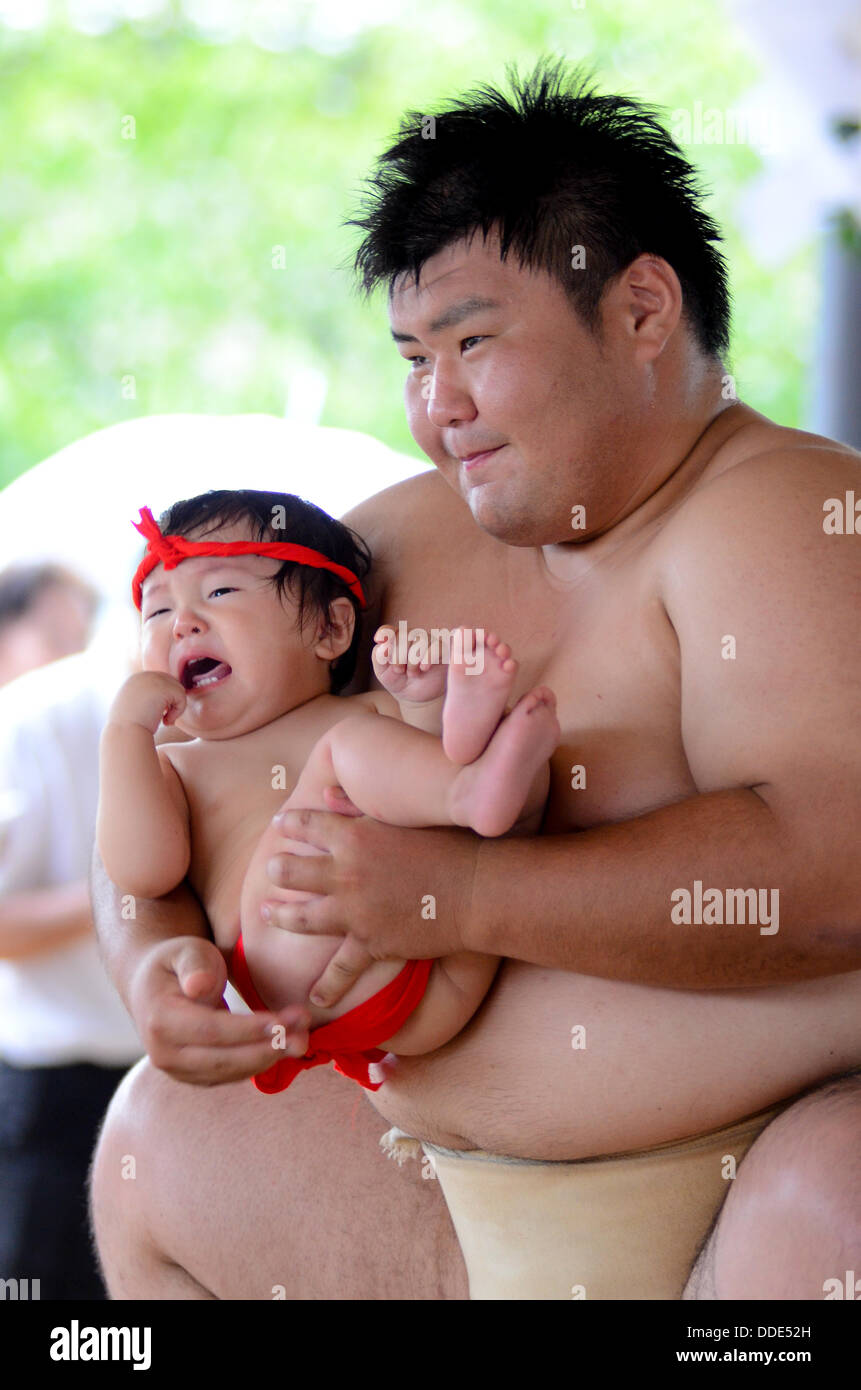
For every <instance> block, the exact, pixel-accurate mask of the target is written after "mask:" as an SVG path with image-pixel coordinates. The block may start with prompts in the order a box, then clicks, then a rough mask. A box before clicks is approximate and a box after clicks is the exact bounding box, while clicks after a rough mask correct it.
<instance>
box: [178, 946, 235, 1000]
mask: <svg viewBox="0 0 861 1390" xmlns="http://www.w3.org/2000/svg"><path fill="white" fill-rule="evenodd" d="M171 965H172V967H173V971H174V973H175V975H176V978H177V980H178V981H179V987H180V989H181V990H182V992H183V994H184V995H185V996H186V998H188V999H193V1000H195V1001H196V1002H197V1003H198V1004H214V1003H215V1002H216V1000H218V999H220V998H221V996H222V995H223V993H224V986H225V985H226V983H227V966H226V965H225V963H224V957H223V956H222V954H221V952H220V951H218V950H214V949H213V947H212V943H211V942H208V941H201V942H199V943H198V942H196V941H183V943H182V945H181V946H180V947H179V950H178V951H177V953H176V955H175V956H174V957H173V960H172V962H171Z"/></svg>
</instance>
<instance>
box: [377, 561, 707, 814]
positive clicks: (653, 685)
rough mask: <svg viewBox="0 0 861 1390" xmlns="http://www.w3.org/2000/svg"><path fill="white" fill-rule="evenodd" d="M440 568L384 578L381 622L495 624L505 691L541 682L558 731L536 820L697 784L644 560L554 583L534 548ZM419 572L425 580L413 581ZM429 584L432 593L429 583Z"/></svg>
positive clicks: (672, 647) (665, 623)
mask: <svg viewBox="0 0 861 1390" xmlns="http://www.w3.org/2000/svg"><path fill="white" fill-rule="evenodd" d="M484 559H485V563H484V564H482V565H476V566H474V567H472V566H470V565H469V564H468V563H467V564H464V565H462V566H460V567H457V566H452V567H451V568H449V567H447V572H446V574H445V575H444V576H443V575H441V574H440V575H439V578H438V580H437V582H436V583H434V582H433V581H432V579H431V576H430V575H427V576H424V577H422V576H410V577H408V578H404V579H403V580H402V581H401V582H399V583H398V584H397V585H395V586H393V588H392V590H391V591H390V594H389V596H388V602H387V604H386V606H385V609H384V614H383V621H385V622H386V623H388V624H392V625H396V624H397V623H398V621H401V620H406V621H407V623H408V624H409V626H410V628H411V629H412V628H418V629H420V630H421V629H426V630H428V631H430V630H431V629H432V627H433V626H434V625H436V626H437V627H439V626H441V625H443V626H448V627H453V626H455V625H457V624H463V625H465V626H469V627H473V628H475V629H476V630H478V629H483V630H484V631H485V632H491V631H492V632H495V633H496V634H497V635H498V636H500V637H502V638H504V639H505V640H506V641H507V642H509V643H510V645H511V647H512V651H513V654H514V656H515V657H516V658H517V660H518V662H519V663H520V670H519V672H518V677H517V681H516V684H515V688H514V692H513V698H514V699H515V700H516V699H518V698H519V697H520V696H521V695H522V694H524V693H525V692H526V691H527V690H529V689H530V688H531V687H533V686H534V685H538V684H542V685H548V686H550V688H551V689H552V690H553V691H554V693H555V695H556V698H557V702H558V716H559V722H560V725H561V728H562V738H561V740H560V744H559V747H558V749H557V752H556V754H555V755H554V757H553V760H552V774H553V775H552V783H551V793H550V799H549V805H548V814H547V817H546V819H545V827H544V828H545V831H550V832H551V833H552V832H554V831H563V830H566V829H574V828H586V827H588V826H591V825H596V824H601V823H603V822H606V821H611V820H614V819H618V820H622V819H626V818H628V817H630V816H632V815H638V814H641V813H643V812H645V811H648V810H650V809H652V808H654V807H655V806H658V805H663V804H668V803H670V802H673V801H678V800H679V799H680V798H681V797H683V796H685V795H690V794H693V792H694V791H695V787H694V784H693V782H692V779H691V776H690V771H689V769H688V766H687V762H686V759H685V756H684V750H683V747H682V739H681V714H680V681H679V653H678V643H677V640H676V636H675V633H674V631H673V629H672V626H671V625H670V623H669V620H668V618H667V616H666V613H665V611H664V609H663V606H662V604H661V602H660V600H659V598H658V597H657V585H656V582H655V580H654V576H653V574H652V572H651V568H650V566H649V563H648V561H645V562H644V561H643V560H642V559H640V558H633V559H632V560H631V561H630V562H627V563H620V564H617V565H615V566H612V567H609V568H608V569H607V571H606V573H604V574H602V575H600V576H596V577H594V578H593V579H592V580H590V582H588V583H583V584H580V585H574V586H566V585H560V584H558V583H554V582H553V579H552V576H548V575H547V573H546V570H545V569H544V567H543V566H542V565H541V564H540V562H539V561H538V560H537V559H536V558H535V556H534V553H533V552H526V551H521V552H519V553H518V554H516V555H515V556H514V563H513V564H507V565H506V566H505V567H504V568H500V569H499V570H497V571H496V572H494V571H493V569H492V567H491V566H490V565H488V564H487V563H486V560H487V557H484ZM422 578H424V583H422ZM434 591H435V592H434Z"/></svg>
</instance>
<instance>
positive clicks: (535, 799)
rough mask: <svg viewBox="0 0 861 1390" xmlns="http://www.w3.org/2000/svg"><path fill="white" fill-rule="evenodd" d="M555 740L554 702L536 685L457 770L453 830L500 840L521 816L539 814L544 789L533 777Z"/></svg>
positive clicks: (451, 810) (451, 808) (557, 731)
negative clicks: (472, 759)
mask: <svg viewBox="0 0 861 1390" xmlns="http://www.w3.org/2000/svg"><path fill="white" fill-rule="evenodd" d="M559 739H560V728H559V721H558V719H557V718H556V696H555V695H554V694H553V691H552V690H549V689H548V687H547V686H546V685H538V686H536V687H535V689H534V690H530V692H529V694H528V695H524V696H523V698H522V699H521V700H518V702H517V704H516V705H515V706H514V709H513V710H512V711H511V713H510V714H509V715H507V716H506V718H505V719H503V721H502V723H501V724H500V725H499V728H498V729H497V730H496V733H495V734H494V735H493V738H492V739H491V740H490V743H489V744H488V746H487V748H486V749H485V751H484V752H483V753H482V755H481V757H480V758H478V759H477V760H476V761H475V762H473V763H470V764H469V766H468V767H463V768H461V770H460V772H459V773H458V775H457V777H456V778H455V780H454V782H453V783H452V786H451V790H450V792H449V804H448V810H449V814H450V816H451V818H452V821H453V822H454V824H455V825H468V826H471V828H472V829H473V830H475V831H476V832H477V833H478V834H479V835H504V834H505V833H506V831H508V830H510V829H511V827H512V826H513V825H514V823H515V821H517V820H519V819H520V818H521V816H526V815H530V814H531V813H532V812H534V811H537V810H539V809H540V807H541V805H542V804H543V802H544V799H545V797H546V795H547V784H546V782H545V783H543V784H542V785H539V784H538V783H537V782H536V773H537V772H538V771H539V769H540V768H541V766H542V764H545V763H546V762H547V759H548V758H549V757H550V755H551V754H552V753H553V751H554V749H555V748H556V745H557V744H558V742H559ZM542 786H543V790H542Z"/></svg>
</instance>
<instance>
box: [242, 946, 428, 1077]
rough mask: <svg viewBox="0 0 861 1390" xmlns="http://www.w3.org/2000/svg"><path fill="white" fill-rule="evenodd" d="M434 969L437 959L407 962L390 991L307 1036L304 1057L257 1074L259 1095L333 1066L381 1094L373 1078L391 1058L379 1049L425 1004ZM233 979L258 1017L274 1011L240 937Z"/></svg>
mask: <svg viewBox="0 0 861 1390" xmlns="http://www.w3.org/2000/svg"><path fill="white" fill-rule="evenodd" d="M432 965H433V961H432V960H409V961H407V963H406V965H405V966H404V968H403V970H401V971H400V973H399V974H398V975H396V976H395V978H394V979H393V980H391V981H390V982H389V984H387V985H386V987H385V989H381V990H378V991H377V993H376V994H374V995H372V996H371V998H370V999H366V1000H365V1002H364V1004H358V1005H357V1006H356V1008H355V1009H349V1010H348V1011H347V1013H345V1014H342V1015H341V1017H340V1018H336V1019H334V1020H333V1021H332V1022H331V1023H324V1024H323V1026H322V1027H321V1028H313V1029H312V1030H311V1032H310V1034H309V1035H308V1051H307V1052H306V1053H305V1056H304V1057H283V1058H282V1059H281V1060H280V1061H278V1062H275V1063H274V1065H273V1066H271V1067H268V1068H267V1070H266V1071H264V1072H260V1073H258V1075H257V1076H255V1077H254V1078H253V1080H254V1085H255V1086H256V1087H257V1089H258V1091H263V1092H264V1093H265V1094H266V1095H274V1093H275V1092H276V1091H286V1089H287V1087H288V1086H289V1085H290V1083H291V1081H293V1080H294V1079H295V1078H296V1077H297V1076H298V1075H299V1073H300V1071H307V1070H308V1069H309V1068H310V1067H322V1066H325V1065H326V1063H327V1062H334V1064H335V1070H336V1071H339V1072H340V1073H341V1075H342V1076H349V1077H350V1078H351V1079H352V1080H353V1081H358V1083H359V1085H360V1086H364V1087H365V1089H366V1090H368V1091H378V1090H379V1089H380V1087H381V1086H382V1084H383V1083H382V1082H381V1081H372V1080H371V1077H370V1067H371V1063H372V1062H380V1061H382V1059H383V1058H384V1057H385V1056H386V1053H385V1052H384V1051H381V1050H380V1048H379V1046H378V1044H379V1043H381V1042H384V1041H385V1039H386V1038H391V1037H393V1036H394V1035H395V1033H397V1031H398V1029H399V1028H402V1027H403V1026H404V1024H405V1023H406V1021H407V1019H408V1018H409V1016H410V1014H411V1013H413V1011H414V1010H415V1009H416V1008H417V1007H418V1005H419V1004H420V1003H421V1001H422V999H423V997H424V992H425V990H426V989H427V983H428V979H429V977H430V972H431V966H432ZM230 974H231V978H232V981H233V984H234V985H235V987H236V989H237V990H238V991H239V993H240V994H241V995H242V998H243V999H244V1000H245V1002H246V1004H247V1005H248V1007H249V1008H250V1009H253V1010H254V1011H255V1012H256V1013H271V1012H272V1010H271V1009H267V1007H266V1005H265V1004H264V1003H263V1000H262V999H261V998H260V995H259V994H258V993H257V990H256V989H255V988H254V984H253V982H252V979H251V974H250V972H249V969H248V963H247V961H246V959H245V947H244V946H243V944H242V934H241V933H240V936H239V940H238V941H237V943H236V945H235V946H234V948H233V953H232V955H231V958H230Z"/></svg>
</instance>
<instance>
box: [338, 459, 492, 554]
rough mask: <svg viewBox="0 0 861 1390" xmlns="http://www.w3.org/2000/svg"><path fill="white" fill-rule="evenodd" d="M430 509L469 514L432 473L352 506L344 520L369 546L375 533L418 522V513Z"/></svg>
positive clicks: (440, 478) (441, 479)
mask: <svg viewBox="0 0 861 1390" xmlns="http://www.w3.org/2000/svg"><path fill="white" fill-rule="evenodd" d="M425 508H430V509H431V511H432V513H434V514H436V513H440V514H449V513H451V514H452V515H457V513H458V512H466V515H467V518H469V511H468V509H467V507H466V505H465V504H464V502H463V501H462V500H461V499H460V498H459V497H457V496H456V495H455V493H454V492H453V491H452V489H451V488H450V487H449V485H448V483H446V482H445V481H444V480H443V478H442V477H441V476H440V474H439V473H438V472H437V471H436V469H434V470H433V472H425V473H417V474H416V476H415V477H414V478H404V480H403V481H402V482H400V483H394V484H393V485H392V486H391V487H386V488H383V490H382V492H376V493H374V495H373V496H372V497H367V498H366V499H365V501H364V502H359V504H358V505H357V506H355V507H352V508H351V509H350V511H348V512H347V513H346V514H345V515H344V516H343V517H342V520H343V521H344V522H345V523H346V524H347V526H352V528H353V530H354V531H358V533H359V535H360V536H364V537H365V538H366V540H368V542H369V544H370V539H371V536H372V534H373V533H374V532H381V531H383V530H385V529H387V528H388V527H389V526H391V525H392V524H393V523H394V524H395V525H401V526H403V525H408V524H409V523H410V521H411V520H415V519H416V513H417V512H419V511H423V510H424V509H425Z"/></svg>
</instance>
